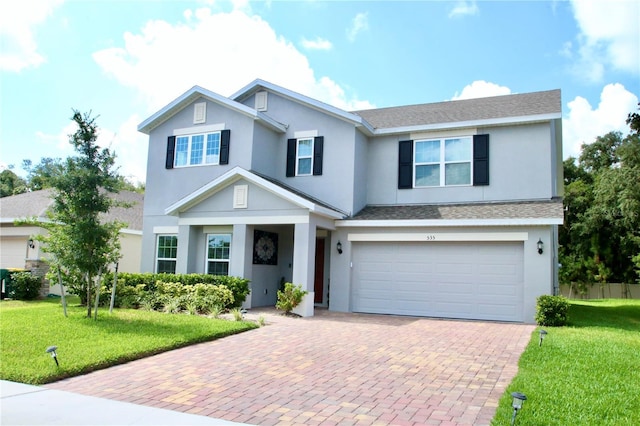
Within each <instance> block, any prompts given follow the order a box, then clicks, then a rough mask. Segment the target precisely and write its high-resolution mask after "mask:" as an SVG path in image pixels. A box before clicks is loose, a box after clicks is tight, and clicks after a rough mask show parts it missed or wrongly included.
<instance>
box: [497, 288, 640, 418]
mask: <svg viewBox="0 0 640 426" xmlns="http://www.w3.org/2000/svg"><path fill="white" fill-rule="evenodd" d="M569 322H570V324H569V325H568V326H567V327H545V328H544V329H545V330H547V331H548V333H549V334H548V335H547V337H546V338H545V339H544V341H543V343H542V346H541V347H540V346H538V342H539V333H538V331H537V330H536V331H535V332H534V333H533V334H532V336H531V341H530V342H529V345H528V346H527V348H526V350H525V352H524V353H523V355H522V357H521V358H520V362H519V370H518V374H517V376H516V377H515V378H514V380H513V381H512V382H511V384H510V385H509V387H508V388H507V391H506V392H505V395H503V397H502V398H501V399H500V405H499V407H498V411H497V413H496V416H495V417H494V419H493V423H492V424H494V425H496V426H497V425H508V424H510V423H509V422H510V421H511V415H512V413H513V410H512V408H511V401H512V398H511V392H522V393H524V394H525V395H526V396H527V401H525V403H524V406H523V408H522V410H521V411H520V412H519V413H518V415H517V418H516V425H521V426H524V425H640V396H639V395H640V300H614V299H607V300H592V301H571V307H570V310H569ZM538 329H539V328H538Z"/></svg>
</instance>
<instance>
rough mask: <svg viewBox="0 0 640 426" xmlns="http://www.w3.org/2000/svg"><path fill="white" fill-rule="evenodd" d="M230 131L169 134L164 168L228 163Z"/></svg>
mask: <svg viewBox="0 0 640 426" xmlns="http://www.w3.org/2000/svg"><path fill="white" fill-rule="evenodd" d="M230 134H231V132H230V131H229V130H221V131H218V132H209V133H200V134H193V135H178V136H170V137H169V139H168V140H167V160H166V168H167V169H172V168H174V167H188V166H201V165H215V164H229V140H230Z"/></svg>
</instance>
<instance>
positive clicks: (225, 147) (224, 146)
mask: <svg viewBox="0 0 640 426" xmlns="http://www.w3.org/2000/svg"><path fill="white" fill-rule="evenodd" d="M230 140H231V130H228V129H227V130H223V131H222V132H220V164H229V142H230Z"/></svg>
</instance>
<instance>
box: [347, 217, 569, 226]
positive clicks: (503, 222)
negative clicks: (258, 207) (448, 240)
mask: <svg viewBox="0 0 640 426" xmlns="http://www.w3.org/2000/svg"><path fill="white" fill-rule="evenodd" d="M563 223H564V219H563V218H559V217H548V218H528V219H425V220H420V219H416V220H337V221H336V227H342V228H367V227H371V228H383V227H384V228H409V227H429V228H443V227H459V226H466V227H478V226H546V225H562V224H563Z"/></svg>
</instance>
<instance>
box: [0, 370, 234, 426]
mask: <svg viewBox="0 0 640 426" xmlns="http://www.w3.org/2000/svg"><path fill="white" fill-rule="evenodd" d="M0 398H1V399H0V409H1V410H2V414H0V424H2V425H3V426H8V425H242V423H234V422H230V421H226V420H219V419H215V418H212V417H205V416H198V415H195V414H187V413H181V412H178V411H171V410H165V409H162V408H153V407H147V406H144V405H136V404H131V403H128V402H120V401H113V400H109V399H104V398H96V397H93V396H86V395H80V394H77V393H72V392H65V391H61V390H55V389H47V388H42V387H39V386H31V385H25V384H23V383H15V382H9V381H6V380H2V381H0Z"/></svg>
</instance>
